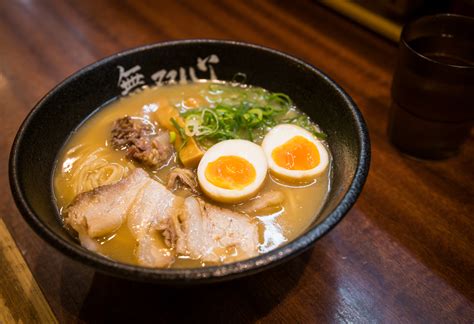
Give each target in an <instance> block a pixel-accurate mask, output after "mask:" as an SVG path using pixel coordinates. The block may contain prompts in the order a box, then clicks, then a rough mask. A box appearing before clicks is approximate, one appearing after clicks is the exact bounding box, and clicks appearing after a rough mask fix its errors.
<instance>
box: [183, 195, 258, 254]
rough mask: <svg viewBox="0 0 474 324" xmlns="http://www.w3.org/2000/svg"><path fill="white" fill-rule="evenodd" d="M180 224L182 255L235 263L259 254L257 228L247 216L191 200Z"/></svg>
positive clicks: (184, 210)
mask: <svg viewBox="0 0 474 324" xmlns="http://www.w3.org/2000/svg"><path fill="white" fill-rule="evenodd" d="M177 220H178V221H179V222H178V224H177V226H176V235H177V241H176V252H177V253H178V254H182V255H188V256H190V257H191V258H192V259H199V258H200V259H201V261H204V262H232V261H237V260H242V259H246V258H250V257H253V256H256V255H257V254H258V243H259V242H258V229H257V224H255V223H254V222H252V221H251V220H250V219H249V218H248V217H247V216H245V215H243V214H240V213H236V212H233V211H231V210H228V209H224V208H220V207H217V206H213V205H211V204H208V203H206V202H204V201H203V200H201V199H199V198H196V197H188V198H186V199H185V201H184V208H183V211H182V213H181V214H180V215H179V217H178V218H177Z"/></svg>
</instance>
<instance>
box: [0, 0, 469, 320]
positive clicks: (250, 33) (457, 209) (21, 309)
mask: <svg viewBox="0 0 474 324" xmlns="http://www.w3.org/2000/svg"><path fill="white" fill-rule="evenodd" d="M199 37H205V38H219V39H234V40H242V41H247V42H253V43H257V44H261V45H265V46H269V47H273V48H276V49H279V50H282V51H285V52H288V53H291V54H293V55H295V56H298V57H300V58H302V59H304V60H306V61H308V62H310V63H312V64H314V65H316V66H318V67H319V68H321V69H322V70H323V71H325V72H326V73H327V74H329V75H330V76H331V77H332V78H333V79H334V80H335V81H336V82H338V83H339V84H340V85H341V86H343V87H344V88H345V89H346V90H347V92H348V93H349V95H351V96H352V97H353V98H354V100H355V101H356V103H357V104H358V105H359V107H360V109H361V111H362V113H363V114H364V116H365V118H366V120H367V123H368V126H369V129H370V135H371V139H372V150H373V151H372V152H373V155H372V156H373V158H372V166H371V171H370V175H369V178H368V181H367V183H366V185H365V188H364V191H363V193H362V195H361V197H360V198H359V200H358V202H357V204H356V205H355V207H354V208H353V209H352V210H351V211H350V212H349V214H348V215H347V216H346V217H345V218H344V220H343V221H342V222H341V223H340V224H339V225H338V226H337V227H336V228H335V229H334V230H332V231H331V232H330V233H329V235H327V236H325V237H324V238H323V239H321V240H320V241H319V242H318V243H317V244H316V246H315V247H314V248H313V249H312V250H310V251H308V252H307V253H305V254H303V255H302V256H300V257H297V258H296V259H294V260H292V261H290V262H288V263H286V264H284V265H282V266H279V267H277V268H275V269H273V270H270V271H266V272H264V273H261V274H258V275H255V276H253V277H250V278H245V279H242V280H238V281H234V282H229V283H224V284H219V285H211V286H202V287H194V288H171V287H161V286H154V285H149V284H140V283H135V282H128V281H125V280H119V279H115V278H111V277H107V276H104V275H102V274H99V273H95V272H94V271H93V270H92V269H90V268H87V267H85V266H83V265H81V264H79V263H77V262H75V261H73V260H71V259H69V258H66V257H65V256H63V255H62V254H60V253H59V252H58V251H56V250H55V249H53V248H52V247H50V246H48V245H47V244H46V243H44V242H43V241H42V240H41V239H40V238H39V237H38V236H36V235H35V233H33V231H32V230H31V229H30V228H29V227H28V225H27V224H26V223H25V222H24V221H23V219H22V217H21V216H20V214H19V213H18V211H17V209H16V207H15V205H14V203H13V201H12V198H11V195H10V193H9V192H10V191H9V186H8V177H7V158H8V154H9V149H10V146H11V143H12V141H13V138H14V135H15V132H16V130H17V129H18V127H19V125H20V123H21V121H22V120H23V119H24V118H25V116H26V114H27V113H28V112H29V111H30V109H31V108H32V107H33V105H34V104H35V103H36V102H37V101H38V100H39V99H40V98H41V97H42V96H43V95H44V94H45V93H46V92H47V91H48V90H50V89H51V88H52V87H53V86H54V85H55V84H57V83H58V82H60V81H61V80H63V79H64V78H65V77H67V76H68V75H70V74H72V73H74V72H75V71H76V70H78V69H79V68H81V67H83V66H85V65H87V64H89V63H92V62H94V61H96V60H98V59H101V58H103V57H105V56H108V55H111V54H113V53H115V52H117V51H121V50H124V49H127V48H131V47H135V46H138V45H142V44H147V43H153V42H159V41H163V40H171V39H183V38H199ZM396 55H397V48H396V45H395V44H393V43H390V42H388V41H386V40H384V39H382V38H380V37H379V36H377V35H375V34H373V33H371V32H369V31H367V30H365V29H363V28H361V27H359V26H358V25H356V24H354V23H353V22H351V21H348V20H346V19H345V18H343V17H340V16H338V15H336V14H334V13H332V12H330V11H328V10H327V9H325V8H324V7H321V6H319V5H318V4H317V2H316V1H303V0H301V1H300V0H295V1H271V2H269V1H258V2H257V1H253V2H250V1H245V2H244V1H231V0H229V1H191V0H189V1H151V0H150V1H108V2H105V1H99V0H96V1H79V0H77V1H60V0H58V1H52V0H43V1H31V0H23V1H19V0H18V1H14V0H11V1H10V0H4V1H0V107H1V108H0V111H1V116H0V120H1V121H2V122H3V124H2V127H1V132H2V136H1V140H0V145H1V146H0V147H1V160H0V163H1V164H0V171H1V177H0V179H1V183H0V188H1V189H0V190H1V191H0V208H1V209H0V211H1V212H0V215H1V216H2V218H3V221H4V222H5V223H6V225H7V227H8V229H9V231H10V232H11V234H12V236H13V238H14V239H15V241H16V244H17V246H18V248H19V249H20V251H21V254H22V255H23V257H24V258H25V259H26V262H27V264H28V266H29V269H30V270H31V272H32V274H33V276H34V278H35V279H36V281H37V283H38V285H39V287H40V288H41V290H42V292H43V293H44V296H45V297H46V300H47V303H48V304H49V305H50V307H51V309H52V311H53V313H54V315H55V316H56V317H57V319H58V320H59V321H60V322H65V323H66V322H67V323H69V322H76V321H79V322H82V321H85V322H88V321H90V322H100V321H103V320H109V321H110V320H121V321H125V320H137V322H138V320H139V319H142V320H143V319H147V320H149V321H153V322H172V321H177V320H186V319H187V320H193V321H197V320H200V321H213V320H215V321H221V322H229V321H230V322H239V323H242V322H254V321H262V322H267V321H268V322H288V323H296V322H300V323H303V322H305V323H306V322H323V323H326V322H350V323H353V322H354V323H369V322H370V323H373V322H376V323H393V322H397V323H398V322H401V323H414V322H415V323H418V322H420V323H435V322H436V323H440V322H445V323H447V322H451V323H453V322H457V323H458V322H464V323H472V322H473V321H474V218H473V212H474V205H473V200H474V199H473V197H474V163H473V162H474V161H473V157H474V146H473V145H472V144H473V140H472V138H471V139H470V140H469V142H468V143H467V145H466V146H465V147H464V150H463V152H462V153H461V154H460V155H459V156H457V157H455V158H452V159H449V160H446V161H437V162H431V161H418V160H414V159H411V158H408V157H406V156H403V155H401V154H400V153H399V152H397V151H396V150H395V149H394V148H393V147H392V146H391V145H390V144H389V143H388V141H387V136H386V120H387V112H388V108H389V104H390V91H389V89H390V83H391V76H392V73H393V69H394V65H395V60H396ZM0 221H1V220H0ZM0 225H1V224H0ZM2 239H4V238H2ZM0 253H2V256H4V254H5V251H0ZM0 260H5V258H3V259H0ZM0 267H2V269H3V270H5V271H7V270H8V269H10V270H11V269H12V268H13V269H14V267H12V266H11V264H9V263H8V262H3V263H0ZM26 270H27V269H26ZM14 271H15V270H14ZM7 279H8V278H7ZM7 279H6V278H0V297H1V298H0V312H1V311H2V310H3V312H10V313H9V315H8V316H10V319H16V320H19V319H20V318H21V319H22V320H23V322H25V323H32V322H35V321H40V320H39V319H40V318H41V317H38V316H40V315H41V314H40V315H38V314H37V312H38V310H39V312H40V313H41V312H42V310H41V309H42V308H41V307H31V305H33V306H35V305H37V303H36V302H35V303H33V302H32V300H33V298H34V297H35V296H36V294H38V292H35V290H34V289H32V290H26V292H25V291H23V292H21V293H23V295H20V297H21V296H23V297H21V298H20V299H18V298H17V297H15V296H14V295H11V294H10V293H11V292H12V291H13V293H15V291H16V290H15V289H17V287H19V286H18V283H17V282H16V281H15V280H7ZM33 284H34V281H33ZM33 286H34V285H33ZM33 288H34V287H33ZM8 292H10V293H8ZM39 294H40V293H39ZM38 303H39V304H41V301H40V302H38ZM2 307H3V308H2ZM46 308H47V307H46ZM43 311H44V309H43ZM4 315H5V313H4ZM43 315H44V314H43ZM0 318H1V317H0ZM4 318H8V317H4ZM43 318H44V317H43ZM0 322H1V320H0Z"/></svg>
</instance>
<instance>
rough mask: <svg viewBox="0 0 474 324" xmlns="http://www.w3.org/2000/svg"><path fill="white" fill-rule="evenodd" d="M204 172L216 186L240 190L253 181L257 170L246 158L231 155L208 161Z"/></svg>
mask: <svg viewBox="0 0 474 324" xmlns="http://www.w3.org/2000/svg"><path fill="white" fill-rule="evenodd" d="M204 174H205V176H206V179H207V180H208V181H209V182H210V183H212V184H213V185H215V186H217V187H220V188H223V189H231V190H235V189H237V190H240V189H243V188H245V187H246V186H248V185H249V184H251V183H252V182H254V181H255V178H256V175H257V172H256V171H255V168H254V166H253V165H252V164H250V162H249V161H247V160H246V159H244V158H241V157H240V156H234V155H231V156H221V157H219V158H218V159H217V160H215V161H213V162H210V163H209V164H208V165H207V168H206V171H205V173H204Z"/></svg>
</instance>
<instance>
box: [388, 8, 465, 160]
mask: <svg viewBox="0 0 474 324" xmlns="http://www.w3.org/2000/svg"><path fill="white" fill-rule="evenodd" d="M398 55H399V56H398V64H397V67H396V70H395V74H394V77H393V82H392V105H391V109H390V117H389V123H388V135H389V139H390V141H391V143H392V144H393V145H395V146H396V147H397V148H398V149H399V150H400V151H402V152H404V153H407V154H409V155H412V156H415V157H419V158H425V159H443V158H447V157H450V156H452V155H455V154H456V153H457V152H458V151H459V149H460V147H461V146H462V144H463V143H464V142H465V141H466V139H467V138H468V137H469V136H470V130H471V127H472V125H473V121H474V18H470V17H465V16H460V15H452V14H441V15H435V16H428V17H423V18H421V19H418V20H416V21H414V22H411V23H409V24H407V25H405V26H404V28H403V31H402V34H401V38H400V48H399V54H398Z"/></svg>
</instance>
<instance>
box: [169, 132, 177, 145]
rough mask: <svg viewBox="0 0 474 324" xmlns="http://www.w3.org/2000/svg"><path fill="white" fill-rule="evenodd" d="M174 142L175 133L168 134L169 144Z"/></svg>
mask: <svg viewBox="0 0 474 324" xmlns="http://www.w3.org/2000/svg"><path fill="white" fill-rule="evenodd" d="M174 141H176V133H175V132H170V143H171V144H173V143H174Z"/></svg>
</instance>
